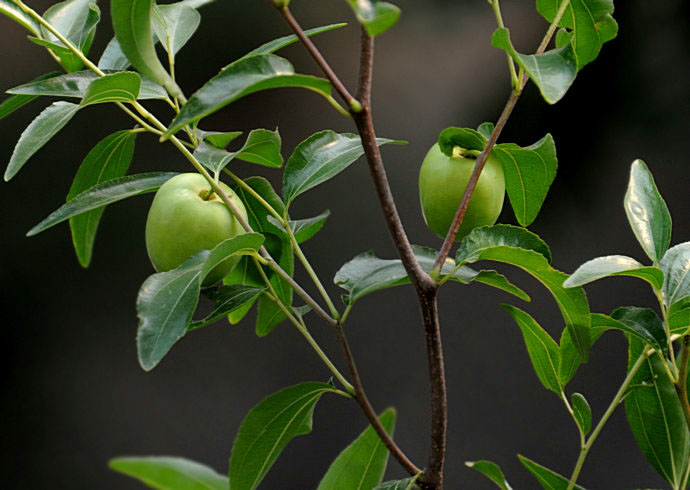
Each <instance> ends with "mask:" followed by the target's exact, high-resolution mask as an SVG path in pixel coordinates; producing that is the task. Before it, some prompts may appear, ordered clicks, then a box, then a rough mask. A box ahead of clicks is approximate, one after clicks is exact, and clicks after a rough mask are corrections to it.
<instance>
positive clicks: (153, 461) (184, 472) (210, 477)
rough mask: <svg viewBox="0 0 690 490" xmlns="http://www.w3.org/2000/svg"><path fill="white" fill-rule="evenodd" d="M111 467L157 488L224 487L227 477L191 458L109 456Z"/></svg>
mask: <svg viewBox="0 0 690 490" xmlns="http://www.w3.org/2000/svg"><path fill="white" fill-rule="evenodd" d="M108 466H110V468H111V469H113V470H115V471H117V472H119V473H123V474H125V475H127V476H131V477H132V478H136V479H137V480H140V481H141V482H142V483H144V484H145V485H147V486H149V487H151V488H155V489H157V490H171V489H174V490H227V488H228V478H227V477H226V476H222V475H219V474H218V473H216V472H215V471H214V470H212V469H211V468H209V467H208V466H204V465H202V464H199V463H197V462H195V461H190V460H188V459H183V458H175V457H170V456H144V457H122V458H115V459H111V460H110V462H109V463H108Z"/></svg>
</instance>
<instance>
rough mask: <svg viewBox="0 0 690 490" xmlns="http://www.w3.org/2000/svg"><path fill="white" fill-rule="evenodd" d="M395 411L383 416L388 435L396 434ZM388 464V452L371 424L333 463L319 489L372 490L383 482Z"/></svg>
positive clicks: (382, 421)
mask: <svg viewBox="0 0 690 490" xmlns="http://www.w3.org/2000/svg"><path fill="white" fill-rule="evenodd" d="M395 418H396V413H395V409H393V408H389V409H387V410H386V411H384V412H383V413H382V414H381V415H379V421H380V422H381V425H382V426H383V427H384V428H385V429H386V432H387V433H388V435H390V436H392V435H393V429H394V427H395ZM387 464H388V449H387V448H386V446H385V444H383V441H381V439H380V438H379V436H378V434H377V433H376V431H375V430H374V428H373V427H372V426H371V425H370V426H368V427H367V428H366V430H365V431H364V432H362V433H361V434H360V436H359V437H358V438H357V439H355V440H354V441H353V442H352V444H350V445H349V446H347V447H346V448H345V449H344V450H343V452H341V453H340V454H339V455H338V457H337V458H336V459H335V461H333V463H332V464H331V466H330V467H329V468H328V471H327V472H326V474H325V475H324V477H323V478H322V479H321V482H320V483H319V487H318V489H317V490H368V489H370V488H374V487H376V486H377V485H378V484H379V483H381V480H382V479H383V474H384V473H385V471H386V465H387Z"/></svg>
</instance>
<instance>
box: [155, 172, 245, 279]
mask: <svg viewBox="0 0 690 490" xmlns="http://www.w3.org/2000/svg"><path fill="white" fill-rule="evenodd" d="M220 186H221V188H222V189H223V190H224V191H225V193H226V194H227V195H228V197H230V200H231V201H232V202H233V204H235V206H236V207H237V209H238V210H239V211H240V214H242V216H243V217H244V219H245V220H246V219H247V211H246V209H245V207H244V204H242V201H241V200H240V198H239V197H237V195H236V194H235V193H234V192H233V191H232V189H230V188H229V187H228V186H227V185H225V184H223V183H222V182H221V183H220ZM210 190H211V186H210V185H209V183H208V182H207V181H206V179H204V177H203V176H201V175H200V174H196V173H187V174H181V175H176V176H175V177H173V178H172V179H170V180H168V181H167V182H166V183H165V184H163V185H162V186H161V188H160V189H158V192H156V196H155V197H154V198H153V203H152V204H151V209H150V210H149V215H148V218H147V220H146V249H147V251H148V254H149V258H150V259H151V262H152V263H153V266H154V267H155V268H156V270H157V271H158V272H165V271H169V270H172V269H175V268H176V267H178V266H179V265H180V264H182V263H183V262H184V261H185V260H187V259H188V258H189V257H191V256H192V255H194V254H197V253H199V252H201V251H202V250H211V249H213V248H214V247H215V246H216V245H218V244H219V243H220V242H222V241H224V240H227V239H229V238H232V237H234V236H237V235H241V234H243V233H245V230H244V228H243V227H242V224H241V223H240V222H239V220H238V219H237V218H236V217H235V216H233V215H232V213H231V212H230V210H228V208H227V207H225V204H224V203H223V201H222V200H221V199H220V197H219V196H218V195H217V194H214V195H213V197H212V198H211V199H210V200H205V199H204V196H206V195H207V194H208V192H209V191H210ZM239 259H240V257H239V256H238V257H232V258H231V259H229V260H227V261H225V262H223V263H221V264H220V265H218V266H217V267H216V268H215V269H213V270H212V271H211V272H210V273H209V275H208V276H207V277H206V279H205V280H204V283H203V285H204V286H210V285H212V284H215V283H216V282H218V281H220V280H221V279H223V277H225V276H226V275H227V274H228V273H229V272H230V271H231V270H232V269H233V268H234V267H235V266H236V265H237V262H239Z"/></svg>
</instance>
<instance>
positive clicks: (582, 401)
mask: <svg viewBox="0 0 690 490" xmlns="http://www.w3.org/2000/svg"><path fill="white" fill-rule="evenodd" d="M570 400H571V405H572V407H573V416H574V417H575V421H576V422H577V425H578V426H579V427H580V430H581V431H582V433H583V434H584V435H587V434H589V431H590V430H591V429H592V409H591V408H589V403H587V399H586V398H585V397H584V396H583V395H581V394H580V393H573V396H572V397H571V398H570Z"/></svg>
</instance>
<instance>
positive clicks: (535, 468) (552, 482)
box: [518, 454, 584, 490]
mask: <svg viewBox="0 0 690 490" xmlns="http://www.w3.org/2000/svg"><path fill="white" fill-rule="evenodd" d="M518 458H519V459H520V462H521V463H522V465H523V466H524V467H525V468H527V469H528V470H529V471H530V473H532V475H534V477H535V478H536V479H537V481H538V482H539V483H540V484H541V486H542V488H544V490H567V488H568V483H569V480H568V479H567V478H565V477H564V476H561V475H559V474H558V473H556V472H554V471H551V470H550V469H548V468H545V467H544V466H542V465H540V464H537V463H535V462H534V461H531V460H529V459H527V458H525V457H524V456H521V455H519V454H518ZM573 488H574V489H575V490H584V489H583V488H582V487H581V486H580V485H575V486H574V487H573Z"/></svg>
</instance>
